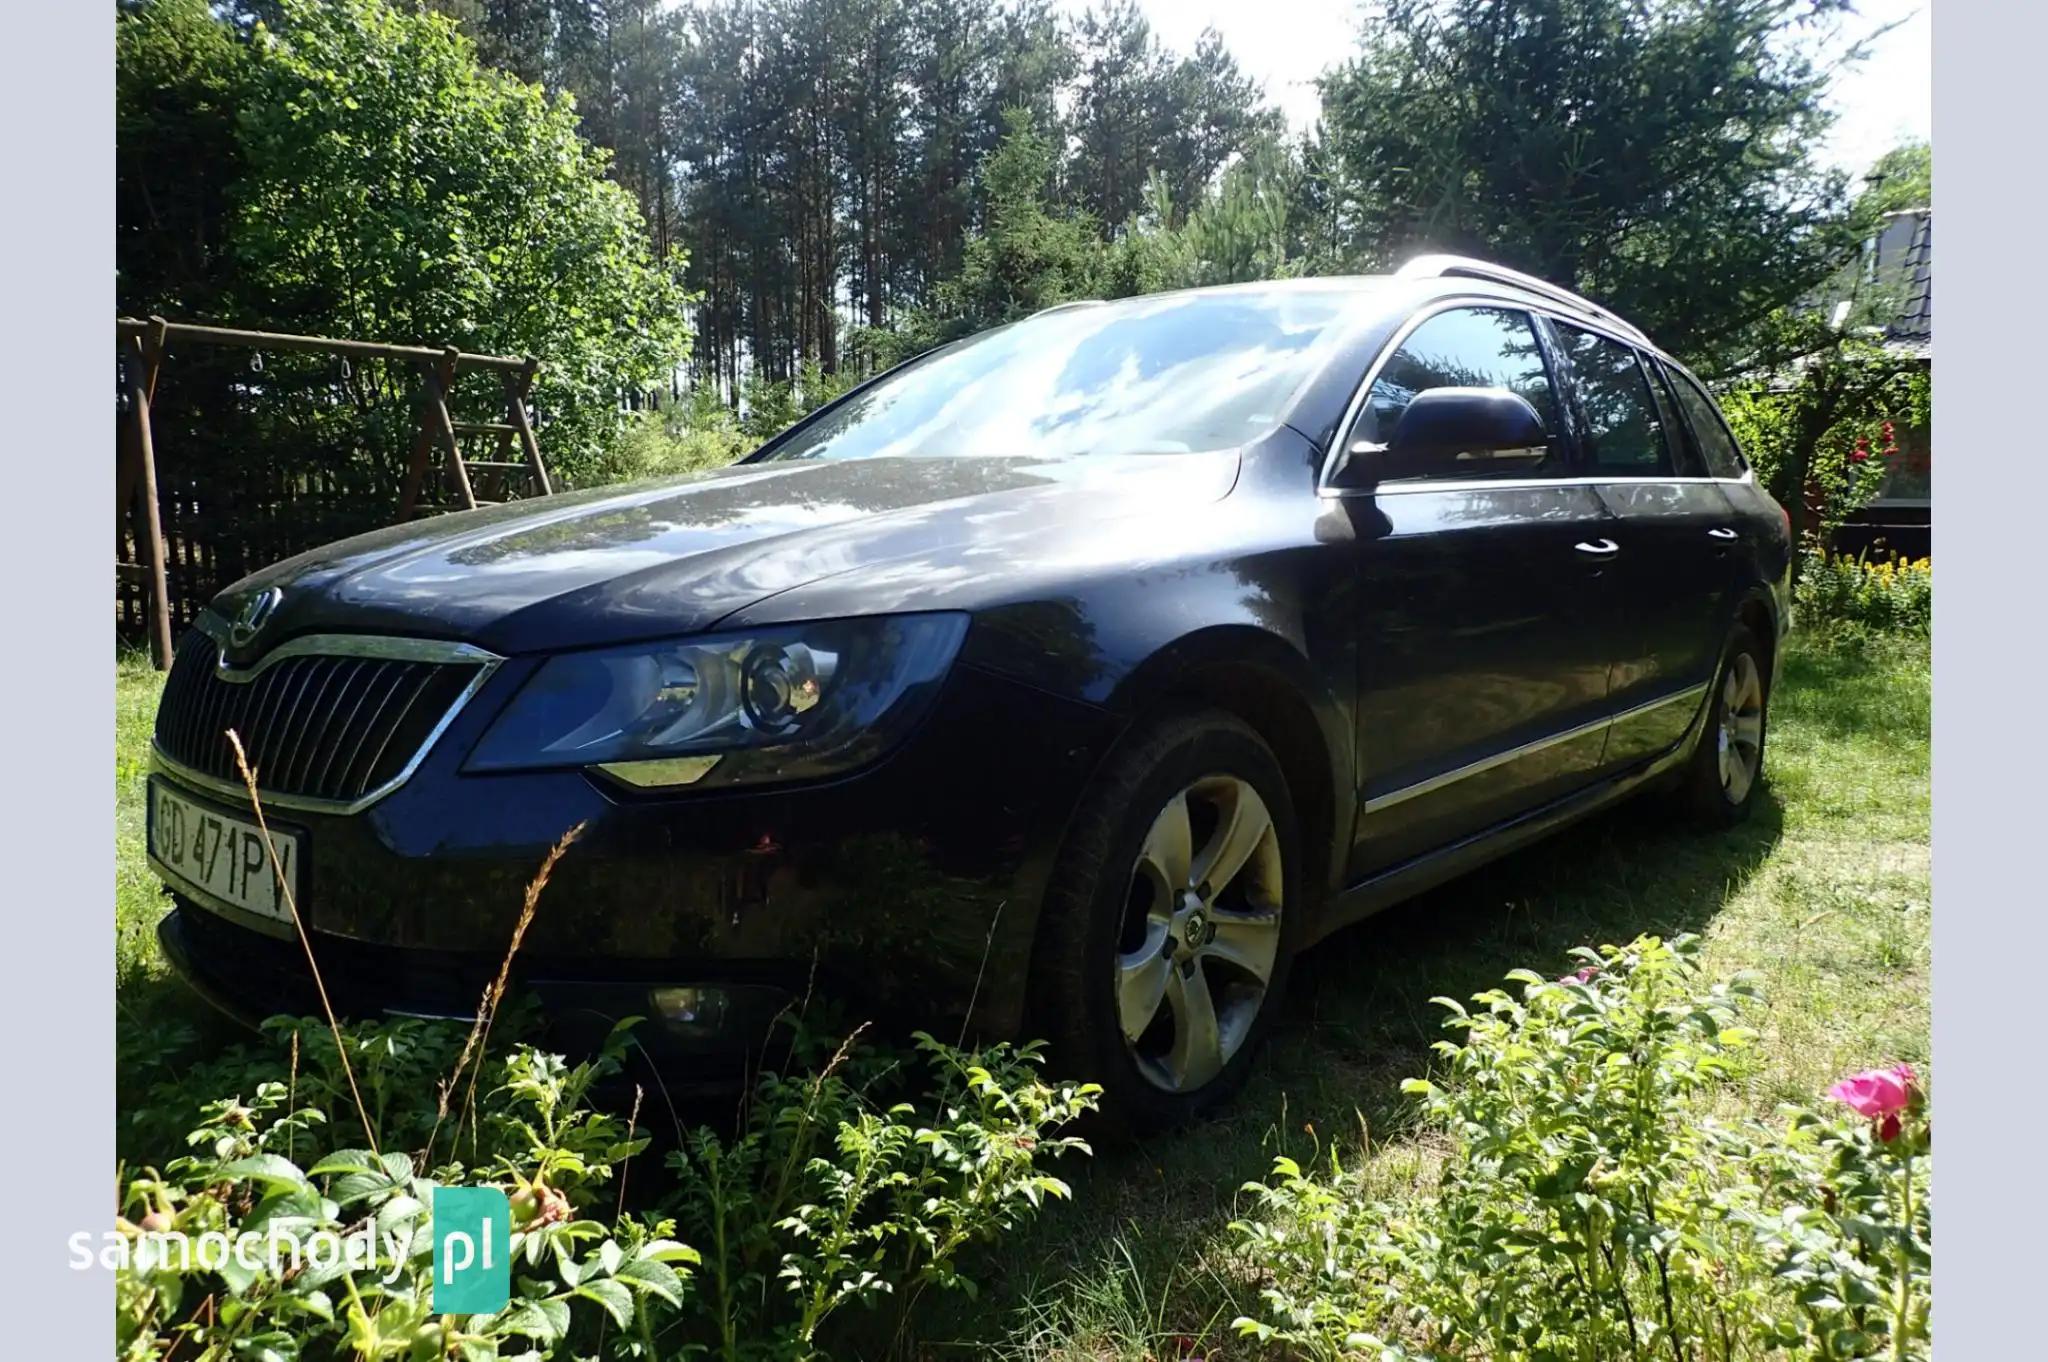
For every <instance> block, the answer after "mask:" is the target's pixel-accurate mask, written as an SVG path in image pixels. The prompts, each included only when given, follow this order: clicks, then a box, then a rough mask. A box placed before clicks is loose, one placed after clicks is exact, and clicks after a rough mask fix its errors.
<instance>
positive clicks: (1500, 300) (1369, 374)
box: [1316, 293, 1755, 497]
mask: <svg viewBox="0 0 2048 1362" xmlns="http://www.w3.org/2000/svg"><path fill="white" fill-rule="evenodd" d="M1461 307H1495V308H1513V309H1519V310H1520V311H1523V312H1528V313H1535V314H1540V315H1542V316H1544V317H1547V318H1549V319H1550V320H1551V321H1553V322H1566V323H1569V324H1570V325H1572V326H1576V327H1578V328H1579V329H1580V330H1582V331H1590V332H1592V333H1594V334H1595V335H1598V336H1602V337H1604V338H1606V339H1607V340H1611V341H1613V342H1615V343H1616V344H1618V345H1625V346H1627V347H1628V348H1629V349H1631V350H1635V351H1639V352H1642V353H1644V354H1647V355H1650V356H1653V357H1655V358H1656V359H1657V360H1658V361H1659V362H1660V363H1663V364H1668V365H1676V364H1677V361H1676V360H1674V359H1672V358H1671V357H1670V356H1669V355H1667V354H1665V353H1664V352H1663V351H1662V350H1659V349H1658V348H1657V347H1656V346H1654V345H1651V344H1648V343H1647V342H1645V341H1643V340H1640V339H1638V338H1636V337H1632V336H1629V335H1627V334H1626V333H1625V332H1623V331H1622V330H1620V329H1619V328H1617V327H1614V326H1612V325H1610V324H1608V323H1606V322H1604V321H1602V320H1601V319H1599V318H1597V317H1588V316H1586V315H1585V314H1583V313H1577V312H1571V311H1568V310H1566V309H1563V308H1558V307H1550V306H1546V305H1545V304H1544V303H1542V302H1541V301H1539V300H1536V299H1523V298H1509V297H1503V296H1501V295H1499V294H1494V293H1460V294H1454V295H1450V296H1447V297H1443V298H1433V299H1431V300H1430V301H1429V302H1427V303H1425V304H1423V305H1422V306H1421V307H1419V308H1417V309H1416V310H1415V312H1414V313H1413V314H1412V315H1411V316H1410V317H1409V318H1408V320H1407V321H1405V322H1403V323H1401V325H1400V327H1399V329H1397V330H1396V331H1395V332H1394V334H1393V335H1392V336H1390V337H1389V338H1388V339H1387V343H1386V344H1385V345H1384V346H1382V347H1380V352H1379V354H1377V355H1375V356H1374V357H1373V361H1372V363H1371V364H1370V365H1369V366H1367V368H1366V371H1365V378H1364V379H1363V380H1362V381H1361V382H1360V383H1359V385H1358V387H1357V388H1356V389H1355V390H1354V391H1353V392H1352V394H1351V401H1350V402H1349V403H1347V404H1346V405H1345V407H1344V419H1343V420H1341V421H1339V422H1338V423H1337V435H1336V438H1335V439H1334V440H1332V441H1331V443H1330V448H1329V449H1328V450H1327V451H1325V452H1324V454H1323V459H1322V463H1321V464H1320V465H1319V466H1318V467H1317V470H1316V495H1317V496H1319V497H1355V496H1378V495H1385V494H1388V493H1402V492H1463V491H1472V490H1476V489H1478V488H1483V487H1497V488H1524V489H1526V488H1531V487H1571V486H1593V485H1595V484H1613V483H1628V482H1656V483H1667V482H1680V483H1685V482H1697V483H1742V482H1753V481H1754V480H1755V478H1754V476H1753V475H1754V470H1752V469H1744V470H1743V475H1742V476H1741V477H1739V478H1720V477H1711V476H1709V477H1697V476H1690V475H1679V474H1673V475H1671V476H1666V477H1644V476H1640V475H1634V474H1629V475H1621V476H1614V477H1596V476H1580V475H1576V474H1575V475H1572V476H1569V477H1558V478H1441V479H1428V478H1418V479H1415V480H1413V481H1403V482H1393V483H1383V484H1380V485H1377V486H1373V487H1337V486H1334V485H1332V483H1331V481H1330V479H1331V477H1332V476H1333V475H1334V474H1335V473H1336V470H1337V465H1338V463H1339V462H1340V461H1341V459H1342V457H1343V452H1344V449H1345V446H1346V443H1347V442H1348V441H1349V440H1350V438H1351V428H1352V426H1354V425H1355V424H1357V421H1358V414H1359V412H1360V411H1361V410H1362V409H1363V408H1364V406H1365V399H1366V398H1367V396H1368V395H1370V394H1371V392H1372V385H1373V384H1375V383H1377V382H1378V381H1379V377H1380V371H1381V370H1383V369H1385V368H1386V367H1387V364H1388V363H1389V362H1390V361H1391V360H1392V359H1393V357H1394V353H1395V351H1397V350H1399V349H1400V348H1401V345H1402V343H1403V342H1405V341H1406V340H1407V339H1408V337H1409V336H1410V335H1412V334H1413V333H1414V332H1415V329H1416V328H1417V327H1419V326H1421V325H1422V324H1423V323H1424V322H1426V321H1428V320H1429V319H1430V318H1431V317H1434V316H1436V315H1437V314H1438V313H1441V312H1449V311H1451V310H1452V309H1454V308H1461ZM1557 398H1558V401H1559V402H1560V403H1562V402H1563V400H1564V394H1563V393H1562V392H1559V393H1558V394H1557ZM1738 448H1740V446H1738Z"/></svg>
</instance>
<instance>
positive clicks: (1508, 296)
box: [1040, 256, 1685, 369]
mask: <svg viewBox="0 0 2048 1362" xmlns="http://www.w3.org/2000/svg"><path fill="white" fill-rule="evenodd" d="M1423 261H1447V262H1458V265H1457V268H1459V269H1463V268H1468V267H1470V268H1482V267H1483V268H1485V269H1487V270H1488V271H1494V270H1497V269H1498V270H1499V272H1498V274H1492V273H1489V274H1474V273H1463V272H1457V273H1452V272H1446V273H1439V274H1429V273H1406V272H1400V271H1397V272H1394V273H1388V274H1323V275H1303V276H1299V277H1296V278H1291V279H1261V280H1252V281H1249V282H1245V283H1233V284H1206V285H1202V286H1200V287H1197V288H1187V289H1173V290H1169V291H1167V292H1164V293H1154V294H1144V295H1139V296H1141V297H1146V298H1152V299H1158V298H1161V297H1174V296H1202V295H1215V294H1226V295H1227V294H1232V293H1239V294H1243V293H1254V294H1265V293H1299V292H1318V293H1353V294H1356V295H1357V296H1359V297H1360V298H1361V299H1363V298H1371V299H1373V300H1374V301H1376V302H1384V303H1385V304H1386V305H1387V307H1388V308H1389V309H1392V308H1396V307H1399V308H1402V309H1404V310H1412V309H1413V308H1416V307H1420V306H1423V305H1426V304H1428V303H1432V302H1435V301H1438V300H1439V299H1445V298H1472V297H1479V298H1497V299H1499V300H1501V301H1503V302H1512V303H1516V304H1519V305H1521V306H1524V307H1535V308H1538V309H1541V310H1544V311H1548V312H1553V313H1557V314H1559V315H1561V316H1564V317H1567V318H1569V319H1571V320H1572V321H1574V322H1583V323H1584V324H1586V325H1587V326H1590V327H1593V328H1595V329H1598V330H1604V331H1610V332H1612V333H1614V335H1615V336H1616V337H1617V338H1618V339H1621V340H1625V341H1627V342H1628V343H1629V344H1631V345H1635V346H1639V347H1641V348H1642V349H1644V350H1647V351H1649V352H1651V353H1652V354H1654V355H1656V356H1657V357H1658V358H1660V359H1662V360H1664V361H1665V362H1666V363H1668V364H1673V365H1677V367H1679V368H1681V369H1683V368H1684V367H1685V366H1684V365H1683V364H1680V363H1679V361H1678V360H1676V359H1675V358H1673V357H1672V356H1671V355H1670V354H1669V353H1668V352H1666V351H1665V350H1664V349H1663V347H1661V346H1659V345H1658V344H1657V343H1656V342H1655V341H1653V340H1651V339H1650V337H1649V336H1648V335H1647V334H1645V333H1644V332H1643V330H1642V328H1640V327H1638V326H1637V325H1635V324H1634V323H1633V322H1630V321H1629V320H1628V319H1626V318H1625V317H1622V316H1621V315H1620V314H1619V313H1616V312H1614V311H1612V310H1611V309H1609V308H1606V307H1603V306H1601V305H1600V304H1598V303H1596V302H1593V301H1592V300H1590V299H1586V298H1581V297H1579V296H1578V295H1576V294H1574V293H1571V292H1570V291H1569V290H1566V289H1564V288H1561V287H1559V286H1557V285H1554V284H1549V283H1547V282H1545V281H1543V280H1540V279H1535V278H1533V277H1529V276H1521V277H1520V278H1517V277H1514V272H1513V271H1509V270H1504V269H1499V267H1494V266H1490V265H1487V264H1486V262H1483V261H1471V262H1469V265H1468V263H1467V262H1464V261H1463V258H1462V257H1453V256H1421V257H1417V258H1416V260H1415V261H1414V262H1411V265H1413V264H1420V263H1421V262H1423ZM1522 279H1527V282H1526V283H1523V282H1521V280H1522ZM1113 301H1114V302H1123V301H1125V300H1124V299H1115V300H1113ZM1098 302H1100V300H1092V299H1091V300H1086V301H1077V302H1071V303H1060V304H1057V305H1055V306H1054V307H1050V308H1046V309H1045V311H1046V312H1055V311H1062V310H1065V309H1067V308H1070V307H1080V306H1089V305H1092V304H1095V303H1098ZM1040 315H1043V314H1040Z"/></svg>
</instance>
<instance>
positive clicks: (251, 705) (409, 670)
mask: <svg viewBox="0 0 2048 1362" xmlns="http://www.w3.org/2000/svg"><path fill="white" fill-rule="evenodd" d="M365 642H367V641H365ZM219 656H220V646H219V644H217V643H216V642H215V641H214V640H213V638H212V637H211V636H209V635H208V634H206V633H205V632H203V631H201V630H198V629H195V630H193V631H192V632H191V633H190V634H188V635H186V637H185V640H184V642H183V643H182V644H180V646H179V648H178V655H177V659H176V661H174V662H173V663H172V664H171V674H170V676H169V678H168V679H167V680H166V681H165V682H164V693H163V699H162V701H161V702H160V703H159V705H158V707H157V713H156V745H157V747H158V748H159V749H160V750H161V751H162V752H163V754H164V755H165V756H167V757H169V758H171V760H173V761H175V762H177V763H179V764H180V765H182V766H185V767H188V768H190V769H191V770H194V771H196V772H198V773H199V774H201V775H204V776H211V777H213V778H214V779H216V780H224V781H228V782H231V783H233V784H235V785H238V786H239V785H240V784H241V779H242V777H241V772H240V770H239V769H238V768H237V767H236V765H235V754H234V749H233V748H232V747H230V746H229V745H228V740H227V731H228V730H229V729H233V730H234V731H235V734H236V736H238V737H239V738H240V739H241V740H242V748H243V750H244V751H245V752H246V753H247V754H248V757H249V765H250V766H251V767H252V768H253V769H254V770H255V772H256V780H257V785H258V787H259V788H260V789H261V790H262V791H263V793H265V794H269V795H283V796H286V797H290V798H295V799H307V800H318V801H322V802H332V803H336V804H351V803H354V802H356V801H358V800H361V799H363V798H364V797H366V796H368V795H370V794H372V793H373V792H376V791H379V790H381V789H383V788H384V787H385V786H386V785H387V784H389V783H391V782H392V781H394V780H396V779H397V778H398V777H399V776H400V775H401V774H402V773H403V772H404V771H405V769H406V767H407V766H408V765H410V764H411V762H412V759H413V757H414V756H415V755H417V754H418V753H419V751H420V749H421V748H422V747H423V746H425V744H426V743H427V741H428V740H429V739H430V738H431V737H432V736H433V734H434V731H435V729H436V727H437V726H439V724H440V723H441V721H442V719H444V718H445V717H447V715H448V713H449V711H450V710H451V709H453V708H454V706H455V705H456V703H457V702H458V701H460V700H461V699H462V698H463V696H464V695H465V694H466V693H467V692H468V690H469V688H470V686H471V684H472V683H473V682H475V681H476V679H477V675H478V672H479V671H480V670H481V668H482V667H483V665H484V663H483V662H482V661H468V660H465V661H448V662H443V661H426V660H421V659H419V658H416V657H381V656H374V655H371V654H370V653H369V652H368V651H365V652H361V653H356V652H348V651H344V650H342V649H340V648H337V649H336V650H335V651H333V652H297V653H292V654H290V655H287V656H280V657H278V658H276V659H275V660H273V661H272V662H271V663H270V664H269V665H268V666H264V667H261V668H260V669H258V670H256V671H254V672H253V673H244V674H243V676H244V679H241V680H231V679H229V678H228V676H225V675H223V674H222V673H221V672H220V671H219V669H218V666H217V662H218V659H219Z"/></svg>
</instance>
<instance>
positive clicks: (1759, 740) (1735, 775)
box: [1717, 653, 1764, 804]
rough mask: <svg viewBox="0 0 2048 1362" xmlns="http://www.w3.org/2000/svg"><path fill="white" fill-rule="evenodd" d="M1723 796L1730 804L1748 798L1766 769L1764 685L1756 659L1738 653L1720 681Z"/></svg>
mask: <svg viewBox="0 0 2048 1362" xmlns="http://www.w3.org/2000/svg"><path fill="white" fill-rule="evenodd" d="M1717 743H1718V746H1719V749H1720V751H1719V760H1720V768H1721V793H1722V794H1724V795H1726V796H1727V797H1728V802H1729V803H1731V804H1740V803H1741V802H1742V801H1743V800H1744V799H1746V798H1747V797H1748V796H1749V787H1750V786H1751V785H1753V784H1755V783H1756V777H1757V772H1758V770H1759V769H1760V768H1761V767H1762V765H1763V746H1764V684H1763V678H1762V676H1760V675H1759V674H1758V672H1757V667H1756V659H1755V658H1753V657H1751V656H1750V655H1749V654H1748V653H1737V654H1736V655H1735V656H1734V657H1733V658H1732V659H1730V661H1729V663H1728V669H1727V671H1726V673H1725V674H1724V675H1723V676H1722V678H1721V731H1720V734H1719V736H1718V739H1717Z"/></svg>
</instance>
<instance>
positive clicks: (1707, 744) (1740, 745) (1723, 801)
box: [1681, 624, 1771, 828]
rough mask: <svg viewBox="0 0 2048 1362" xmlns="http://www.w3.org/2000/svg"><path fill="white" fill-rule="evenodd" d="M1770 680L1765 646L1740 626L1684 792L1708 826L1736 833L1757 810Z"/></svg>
mask: <svg viewBox="0 0 2048 1362" xmlns="http://www.w3.org/2000/svg"><path fill="white" fill-rule="evenodd" d="M1770 675H1771V672H1770V654H1768V653H1767V652H1765V651H1764V647H1763V643H1762V641H1761V640H1760V639H1758V638H1757V636H1756V634H1755V632H1754V631H1752V630H1751V629H1750V628H1749V626H1748V625H1742V624H1738V625H1737V626H1735V628H1734V630H1733V631H1732V632H1731V633H1730V634H1729V636H1728V644H1727V646H1726V647H1725V648H1723V649H1722V651H1721V665H1720V667H1719V668H1718V669H1716V671H1715V673H1714V683H1713V686H1712V688H1711V689H1710V690H1709V691H1708V694H1707V714H1706V719H1705V722H1704V723H1703V724H1702V726H1701V729H1700V735H1699V740H1698V742H1697V743H1696V744H1695V745H1694V747H1693V754H1692V760H1691V761H1690V762H1689V763H1688V764H1687V767H1686V773H1685V778H1684V781H1683V784H1682V787H1681V793H1682V796H1683V799H1684V802H1685V805H1686V807H1687V809H1688V811H1689V812H1690V814H1691V815H1692V817H1693V818H1694V819H1695V820H1697V821H1698V822H1699V823H1701V824H1702V825H1703V826H1706V827H1709V828H1725V827H1732V826H1733V825H1735V824H1736V823H1739V822H1741V821H1742V820H1743V819H1745V818H1747V817H1749V811H1750V809H1751V808H1753V807H1754V806H1755V804H1756V799H1757V791H1758V790H1759V789H1761V788H1762V786H1763V780H1764V739H1765V736H1766V732H1767V729H1768V726H1769V725H1768V718H1769V713H1770V699H1771V695H1770V685H1771V682H1770Z"/></svg>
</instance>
